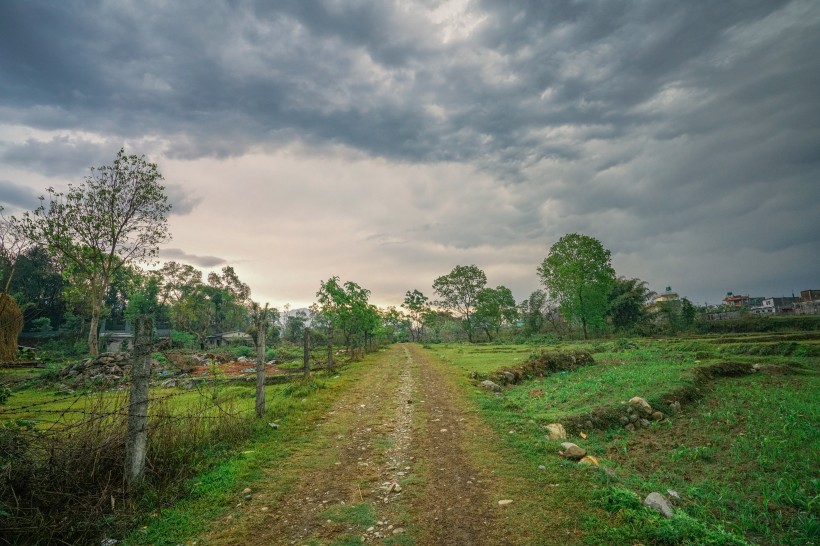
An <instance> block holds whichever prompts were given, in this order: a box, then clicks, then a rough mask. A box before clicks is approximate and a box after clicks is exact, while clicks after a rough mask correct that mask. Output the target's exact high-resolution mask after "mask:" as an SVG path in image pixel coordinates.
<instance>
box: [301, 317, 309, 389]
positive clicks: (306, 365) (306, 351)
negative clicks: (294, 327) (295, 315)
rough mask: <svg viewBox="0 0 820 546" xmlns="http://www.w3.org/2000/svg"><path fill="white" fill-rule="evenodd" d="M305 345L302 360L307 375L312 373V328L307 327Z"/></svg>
mask: <svg viewBox="0 0 820 546" xmlns="http://www.w3.org/2000/svg"><path fill="white" fill-rule="evenodd" d="M303 343H304V347H303V351H304V352H303V356H302V358H303V360H302V371H303V372H304V374H305V377H307V376H308V375H310V328H305V333H304V341H303Z"/></svg>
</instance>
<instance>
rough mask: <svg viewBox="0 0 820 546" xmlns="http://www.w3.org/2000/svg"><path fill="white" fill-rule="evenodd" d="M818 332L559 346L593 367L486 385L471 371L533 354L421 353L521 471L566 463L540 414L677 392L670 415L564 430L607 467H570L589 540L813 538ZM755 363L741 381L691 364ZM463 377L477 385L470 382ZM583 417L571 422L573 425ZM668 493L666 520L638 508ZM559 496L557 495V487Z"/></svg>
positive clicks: (487, 349)
mask: <svg viewBox="0 0 820 546" xmlns="http://www.w3.org/2000/svg"><path fill="white" fill-rule="evenodd" d="M818 347H820V345H818V338H817V336H816V335H814V336H813V335H806V334H799V335H797V337H794V336H790V335H788V334H786V335H783V336H777V335H772V334H766V335H750V336H743V335H732V336H731V337H729V336H725V337H723V338H721V337H701V338H685V339H671V340H630V341H624V340H621V341H611V342H592V343H577V344H571V343H568V344H562V345H558V346H555V347H550V348H549V349H550V350H553V349H555V350H559V351H560V350H566V349H584V350H588V351H590V352H592V354H593V357H594V359H595V364H594V365H591V366H588V367H583V368H579V369H576V370H572V371H563V372H557V373H553V374H548V375H546V376H545V377H533V378H531V379H528V380H525V381H522V382H520V383H518V384H516V385H509V386H506V387H504V388H503V389H502V391H501V392H500V393H498V394H493V393H491V392H488V391H487V390H485V389H482V388H480V387H479V386H478V385H477V381H476V380H471V379H470V377H469V375H470V374H471V372H477V373H478V374H484V375H486V374H488V373H492V372H493V371H497V370H501V369H511V368H512V369H514V368H515V367H516V366H517V365H520V364H521V363H523V362H524V361H525V360H526V359H527V358H528V356H529V355H531V354H533V353H534V352H536V351H537V350H538V349H537V348H533V347H532V346H523V345H506V346H504V345H501V346H476V345H434V346H431V347H430V350H431V351H432V352H433V353H434V354H435V355H436V356H437V357H438V358H439V359H441V360H442V361H443V362H445V363H447V364H449V365H450V366H451V369H452V371H453V374H455V375H457V376H459V378H460V380H461V381H462V383H463V384H464V385H465V386H467V387H468V388H471V390H472V392H473V399H474V400H475V401H476V402H477V405H478V406H479V407H480V410H481V413H482V415H483V416H484V417H485V418H486V419H487V420H488V421H489V422H490V423H491V424H492V425H493V426H494V427H495V429H496V430H497V431H498V432H499V433H500V434H503V435H504V436H505V437H506V438H507V441H508V443H509V444H510V446H511V447H513V448H514V450H515V451H516V452H517V453H518V454H519V455H520V456H521V457H522V458H523V459H524V460H527V461H529V463H528V464H531V465H532V466H533V467H536V466H539V465H543V466H542V468H543V467H544V466H546V468H547V470H549V471H553V470H555V469H556V468H565V471H566V472H569V471H570V470H571V469H568V468H566V464H567V462H566V461H565V460H564V459H561V458H560V457H558V456H557V452H558V450H559V449H561V448H560V446H559V445H558V443H559V442H558V441H550V440H548V439H547V438H546V437H545V430H544V426H545V425H546V424H549V423H567V422H570V423H572V422H578V420H577V419H576V418H577V417H578V416H584V415H588V414H590V412H594V411H595V410H596V409H601V408H604V409H607V410H609V411H610V412H614V414H615V415H617V414H618V412H619V411H620V410H622V409H625V408H626V407H627V405H628V404H627V401H628V400H629V399H631V398H632V397H634V396H640V397H642V398H644V399H646V400H647V401H649V402H650V403H651V404H652V405H653V407H658V406H662V408H663V409H664V410H666V411H668V408H669V406H668V405H664V400H665V398H667V397H668V396H669V394H670V393H681V392H686V393H687V395H688V398H687V399H686V400H684V405H683V407H682V408H681V410H680V411H679V412H678V413H676V414H674V415H670V414H667V415H665V416H664V419H663V420H661V421H657V422H652V423H651V424H650V425H649V426H648V427H646V428H639V429H638V430H635V431H633V432H629V431H627V430H625V429H624V428H623V426H622V425H621V424H620V423H618V422H617V421H615V422H606V423H603V424H600V425H596V426H594V427H591V428H589V429H585V427H584V426H583V425H582V426H580V429H578V430H576V431H574V433H573V431H571V433H570V438H569V441H572V442H575V443H577V444H578V445H580V446H582V447H583V448H585V449H586V450H587V452H588V454H590V455H593V456H594V457H596V458H597V459H598V460H599V461H600V464H601V465H602V467H604V468H606V469H607V472H606V473H604V472H591V473H588V474H586V475H584V474H580V475H578V474H570V475H571V476H572V477H573V478H572V479H573V480H574V481H575V488H576V492H575V493H574V495H582V496H583V497H584V498H586V499H587V501H588V503H589V505H590V506H591V507H597V508H604V512H603V513H602V512H600V511H599V512H596V511H595V510H592V509H590V511H589V513H588V514H587V515H585V516H584V517H582V519H583V521H584V531H585V541H586V542H587V543H590V544H601V545H603V544H633V543H643V544H693V545H694V544H744V543H747V542H748V543H751V544H772V545H774V544H793V545H798V544H800V545H804V544H813V543H817V541H818V540H820V526H818V498H820V481H819V480H818V479H819V478H820V474H818V471H817V468H818V466H819V465H818V463H820V455H818V454H820V404H818V398H817V393H818V392H820V358H818V356H817V355H818V352H817V348H818ZM727 361H730V362H734V363H738V364H746V365H754V364H756V365H758V367H759V368H760V371H759V372H756V373H751V374H745V375H742V376H740V377H714V378H711V379H710V380H709V381H704V380H698V379H697V374H696V370H697V368H700V367H705V366H713V365H719V364H721V363H724V362H727ZM473 385H475V386H473ZM581 422H583V421H581ZM668 490H672V491H674V492H676V493H677V494H678V495H679V496H680V500H677V501H676V507H677V512H676V515H675V516H674V517H673V518H672V519H669V520H665V519H664V518H662V517H660V516H657V515H656V514H654V513H651V512H650V511H648V510H647V509H645V508H643V507H642V506H641V502H640V501H642V500H643V498H644V497H645V496H646V495H647V494H648V493H650V492H652V491H658V492H660V493H663V494H664V495H668V493H667V491H668ZM559 494H560V493H559Z"/></svg>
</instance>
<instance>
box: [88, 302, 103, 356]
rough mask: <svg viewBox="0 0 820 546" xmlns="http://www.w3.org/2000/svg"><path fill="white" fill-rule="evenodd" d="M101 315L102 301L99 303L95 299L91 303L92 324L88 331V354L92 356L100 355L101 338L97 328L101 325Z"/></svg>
mask: <svg viewBox="0 0 820 546" xmlns="http://www.w3.org/2000/svg"><path fill="white" fill-rule="evenodd" d="M101 313H102V301H98V300H97V298H96V297H95V298H94V301H93V302H92V303H91V324H90V327H89V329H88V354H90V355H98V354H100V336H99V333H98V332H97V328H98V327H99V324H100V314H101Z"/></svg>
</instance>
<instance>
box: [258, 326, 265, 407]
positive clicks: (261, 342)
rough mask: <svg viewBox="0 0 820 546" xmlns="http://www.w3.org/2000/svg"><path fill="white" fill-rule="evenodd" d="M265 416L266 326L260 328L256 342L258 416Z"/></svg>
mask: <svg viewBox="0 0 820 546" xmlns="http://www.w3.org/2000/svg"><path fill="white" fill-rule="evenodd" d="M264 414H265V325H264V324H262V325H261V327H260V328H259V333H258V334H257V341H256V416H257V417H262V415H264Z"/></svg>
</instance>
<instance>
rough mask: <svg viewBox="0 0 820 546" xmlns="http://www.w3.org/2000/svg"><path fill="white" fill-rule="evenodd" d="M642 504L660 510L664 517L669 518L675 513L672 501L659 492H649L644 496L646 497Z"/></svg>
mask: <svg viewBox="0 0 820 546" xmlns="http://www.w3.org/2000/svg"><path fill="white" fill-rule="evenodd" d="M643 504H644V506H648V507H649V508H651V509H653V510H655V511H656V512H660V513H661V514H663V516H664V517H665V518H671V517H672V515H673V514H674V513H675V509H674V508H673V507H672V503H671V502H669V499H667V498H666V497H664V496H663V495H661V494H660V493H654V492H653V493H650V494H649V495H647V496H646V499H644V501H643Z"/></svg>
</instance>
